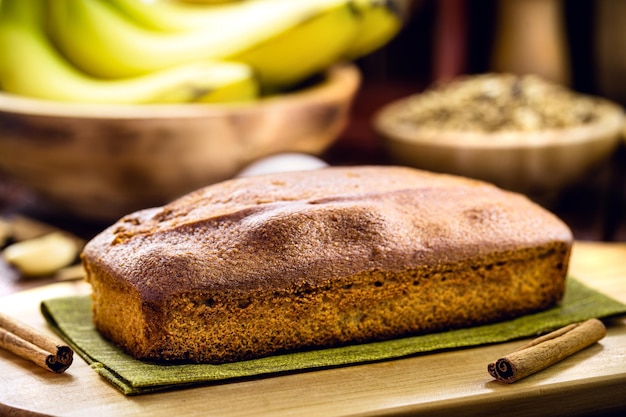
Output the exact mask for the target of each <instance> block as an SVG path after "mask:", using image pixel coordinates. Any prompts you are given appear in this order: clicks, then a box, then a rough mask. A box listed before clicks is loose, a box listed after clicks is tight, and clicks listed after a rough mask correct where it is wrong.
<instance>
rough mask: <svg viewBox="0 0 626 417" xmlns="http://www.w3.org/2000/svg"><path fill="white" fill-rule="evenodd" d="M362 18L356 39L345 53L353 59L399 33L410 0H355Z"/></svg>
mask: <svg viewBox="0 0 626 417" xmlns="http://www.w3.org/2000/svg"><path fill="white" fill-rule="evenodd" d="M354 2H355V4H356V6H357V8H358V10H359V11H360V13H361V15H362V18H361V24H360V27H359V33H358V35H357V36H356V39H355V41H354V42H353V43H352V45H350V47H349V48H348V49H347V50H346V52H345V54H344V59H346V60H348V61H352V60H354V59H357V58H360V57H362V56H365V55H367V54H369V53H371V52H373V51H375V50H376V49H378V48H380V47H381V46H383V45H385V44H386V43H387V42H389V41H390V40H391V39H392V38H393V37H394V36H396V35H397V34H398V32H399V31H400V29H401V28H402V25H403V24H404V19H405V16H406V13H407V8H408V0H354Z"/></svg>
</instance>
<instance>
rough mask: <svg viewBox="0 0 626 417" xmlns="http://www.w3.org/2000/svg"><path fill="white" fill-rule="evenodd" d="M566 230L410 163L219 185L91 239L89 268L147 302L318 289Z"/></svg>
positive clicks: (551, 238) (509, 198) (536, 242)
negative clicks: (189, 294)
mask: <svg viewBox="0 0 626 417" xmlns="http://www.w3.org/2000/svg"><path fill="white" fill-rule="evenodd" d="M572 239H573V238H572V233H571V231H570V229H569V228H568V227H567V225H565V224H564V223H563V222H562V221H561V220H559V219H558V218H557V217H556V216H554V215H553V214H552V213H550V212H549V211H547V210H545V209H544V208H542V207H540V206H539V205H537V204H535V203H533V202H531V201H530V200H529V199H528V198H526V197H525V196H522V195H520V194H516V193H512V192H507V191H504V190H501V189H499V188H497V187H495V186H493V185H490V184H486V183H484V182H480V181H475V180H470V179H467V178H461V177H456V176H451V175H444V174H435V173H430V172H424V171H420V170H416V169H412V168H405V167H383V166H361V167H328V168H323V169H319V170H315V171H302V172H291V173H279V174H269V175H263V176H258V177H247V178H239V179H234V180H229V181H225V182H222V183H218V184H214V185H211V186H208V187H206V188H203V189H200V190H197V191H195V192H192V193H190V194H187V195H185V196H183V197H181V198H180V199H178V200H176V201H173V202H172V203H170V204H167V205H165V206H162V207H157V208H151V209H146V210H141V211H138V212H135V213H132V214H129V215H127V216H125V217H123V218H122V219H120V220H119V221H118V222H116V223H115V224H113V225H111V226H110V227H108V228H107V229H106V230H104V231H103V232H101V233H100V234H99V235H98V236H96V237H95V238H94V239H92V240H91V241H90V242H89V243H88V244H87V245H86V247H85V249H84V252H83V258H84V260H85V261H86V263H87V264H88V265H89V267H90V268H92V270H94V269H97V270H100V271H106V274H107V275H109V276H110V277H111V278H112V279H113V280H119V281H121V282H124V284H130V285H131V286H133V287H135V288H136V289H137V290H138V291H139V292H140V293H141V294H142V295H143V296H144V297H145V299H146V300H148V301H149V300H158V299H162V298H163V297H168V296H170V295H172V294H175V293H179V292H186V291H194V290H207V291H220V290H242V291H245V290H250V289H256V288H259V287H264V288H276V289H277V290H279V289H284V288H289V287H294V286H296V285H303V284H310V285H324V282H327V281H328V280H331V279H332V278H333V277H338V276H349V275H352V274H355V273H358V272H362V271H366V270H383V271H404V270H407V269H412V268H415V267H417V266H419V267H424V266H426V267H428V266H435V265H441V264H447V263H456V262H464V261H471V260H472V259H477V258H484V257H486V256H489V254H490V253H503V252H504V253H506V252H514V251H516V250H518V249H526V248H533V247H540V246H542V245H549V244H551V243H554V242H567V243H568V244H571V242H572Z"/></svg>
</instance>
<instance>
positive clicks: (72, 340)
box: [41, 278, 626, 395]
mask: <svg viewBox="0 0 626 417" xmlns="http://www.w3.org/2000/svg"><path fill="white" fill-rule="evenodd" d="M90 309H91V299H90V297H89V296H74V297H64V298H56V299H50V300H46V301H44V302H42V304H41V311H42V313H43V315H44V316H45V318H46V320H47V321H48V322H49V323H50V324H51V325H52V326H53V328H54V329H55V330H56V331H57V332H58V333H59V334H60V335H61V337H63V338H64V339H65V340H66V342H67V343H68V344H70V345H71V346H72V347H73V348H74V350H75V351H76V352H77V353H78V354H79V355H80V356H81V357H82V358H83V359H85V361H87V363H89V364H90V366H91V367H92V368H93V369H94V370H95V371H96V372H97V373H98V374H100V375H101V376H102V377H104V378H105V379H106V380H108V381H109V382H110V383H111V384H113V385H114V386H115V387H117V388H118V389H119V390H120V391H122V392H123V393H124V394H126V395H137V394H144V393H149V392H155V391H161V390H167V389H174V388H182V387H187V386H192V385H197V384H207V383H210V382H216V381H226V380H234V379H237V378H244V377H254V376H261V375H272V374H279V373H285V372H294V371H303V370H313V369H320V368H326V367H335V366H342V365H350V364H359V363H366V362H373V361H380V360H386V359H393V358H400V357H404V356H408V355H414V354H418V353H424V352H431V351H435V350H441V349H451V348H459V347H468V346H477V345H483V344H488V343H497V342H504V341H508V340H513V339H517V338H522V337H530V336H536V335H538V334H541V333H546V332H548V331H551V330H554V329H556V328H559V327H562V326H565V325H567V324H570V323H575V322H579V321H584V320H586V319H589V318H592V317H596V318H602V317H609V316H614V315H619V314H623V313H626V305H624V304H622V303H620V302H618V301H616V300H614V299H612V298H609V297H607V296H605V295H603V294H601V293H599V292H597V291H595V290H592V289H590V288H588V287H586V286H584V285H583V284H581V283H580V282H578V281H576V280H574V279H571V278H570V279H568V285H567V289H566V292H565V297H564V298H563V300H562V302H561V303H560V305H558V306H556V307H554V308H552V309H550V310H546V311H543V312H540V313H536V314H530V315H526V316H523V317H520V318H517V319H514V320H509V321H505V322H500V323H495V324H489V325H484V326H477V327H472V328H467V329H460V330H453V331H448V332H443V333H434V334H426V335H421V336H413V337H406V338H400V339H394V340H389V341H383V342H375V343H367V344H358V345H351V346H345V347H339V348H331V349H320V350H313V351H306V352H296V353H290V354H283V355H277V356H271V357H266V358H262V359H255V360H249V361H243V362H236V363H227V364H221V365H210V364H176V365H162V364H154V363H149V362H143V361H138V360H135V359H133V358H131V357H130V356H128V355H126V354H125V353H123V352H122V351H121V350H120V349H119V348H117V347H115V346H114V345H113V344H111V343H109V342H108V341H106V340H105V339H103V338H102V337H101V336H100V334H99V333H98V331H97V330H96V329H95V328H94V326H93V324H92V321H91V310H90Z"/></svg>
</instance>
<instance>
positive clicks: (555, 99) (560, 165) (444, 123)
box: [373, 73, 624, 196]
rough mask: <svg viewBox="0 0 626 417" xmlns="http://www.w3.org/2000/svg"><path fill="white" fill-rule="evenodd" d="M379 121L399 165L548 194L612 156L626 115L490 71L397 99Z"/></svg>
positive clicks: (595, 100)
mask: <svg viewBox="0 0 626 417" xmlns="http://www.w3.org/2000/svg"><path fill="white" fill-rule="evenodd" d="M373 125H374V129H375V130H376V132H377V133H378V134H379V137H380V138H381V140H382V143H383V144H384V147H385V149H386V151H387V152H388V155H389V157H390V158H391V160H392V161H393V162H394V163H399V164H404V165H409V166H414V167H417V168H422V169H427V170H431V171H436V172H447V173H451V174H457V175H463V176H467V177H471V178H477V179H481V180H486V181H489V182H492V183H494V184H496V185H498V186H500V187H502V188H506V189H510V190H513V191H518V192H523V193H526V194H529V195H537V196H542V195H545V194H551V193H554V192H558V191H561V190H563V189H564V188H567V187H570V186H573V185H575V184H576V183H577V182H579V181H581V180H583V179H584V178H585V176H587V175H590V173H591V172H592V171H593V170H594V168H597V167H598V166H599V165H601V164H602V163H603V162H606V161H607V160H608V159H609V158H610V156H611V155H612V153H613V152H614V151H615V149H616V148H617V146H618V144H619V141H620V134H621V131H622V129H623V126H624V113H623V109H622V107H621V106H619V105H617V104H615V103H613V102H611V101H609V100H606V99H603V98H601V97H596V96H589V95H584V94H581V93H578V92H576V91H574V90H571V89H569V88H567V87H565V86H561V85H558V84H554V83H552V82H549V81H546V80H544V79H542V78H540V77H538V76H534V75H524V76H518V75H513V74H496V73H488V74H479V75H471V76H464V77H459V78H457V79H454V80H452V81H451V82H449V83H446V84H440V85H433V86H432V87H430V88H428V89H427V90H425V91H424V92H422V93H419V94H414V95H411V96H408V97H405V98H402V99H400V100H397V101H394V102H391V103H389V104H387V105H386V106H384V107H382V108H381V109H380V110H379V111H378V112H377V113H376V114H375V115H374V119H373Z"/></svg>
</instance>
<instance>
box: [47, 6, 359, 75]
mask: <svg viewBox="0 0 626 417" xmlns="http://www.w3.org/2000/svg"><path fill="white" fill-rule="evenodd" d="M349 1H350V0H298V1H294V0H272V1H267V0H266V1H260V0H255V1H251V2H247V1H246V2H240V3H238V4H239V6H240V7H241V12H240V13H237V14H235V13H233V14H232V18H231V19H228V20H224V19H222V20H221V21H220V23H219V24H211V25H204V26H202V27H200V28H199V29H196V30H186V31H179V32H163V31H155V30H149V29H147V28H145V27H144V26H142V25H138V24H136V23H135V22H134V21H133V20H132V19H130V18H129V17H128V16H127V15H125V14H124V13H122V12H121V11H120V10H119V9H116V8H115V7H113V5H112V4H110V3H108V2H106V1H103V0H54V1H50V2H49V11H50V19H49V22H48V23H49V25H48V28H49V33H50V35H51V37H52V39H53V40H54V42H55V44H56V46H57V47H58V48H59V49H60V50H61V51H62V53H63V54H64V55H65V56H66V57H68V59H69V60H70V61H72V62H73V63H74V64H75V65H76V66H78V67H79V68H81V69H82V70H83V71H85V72H87V73H89V74H92V75H94V76H99V77H105V78H117V77H128V76H133V75H139V74H145V73H149V72H152V71H155V70H158V69H163V68H167V67H170V66H172V65H177V64H182V63H185V62H193V61H197V60H201V59H223V60H230V59H232V58H234V57H235V56H237V55H238V54H241V53H242V52H243V51H246V50H249V49H251V48H252V47H254V46H255V45H257V44H259V43H263V42H265V43H267V42H269V40H270V39H276V38H280V37H282V36H290V32H291V29H293V28H297V27H299V25H300V23H301V22H303V21H305V20H308V19H309V18H310V17H311V16H314V15H317V14H319V13H323V12H325V11H327V10H332V9H333V8H335V9H336V8H337V6H342V5H345V4H346V3H347V2H349ZM157 4H158V3H157ZM212 7H216V6H212Z"/></svg>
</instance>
